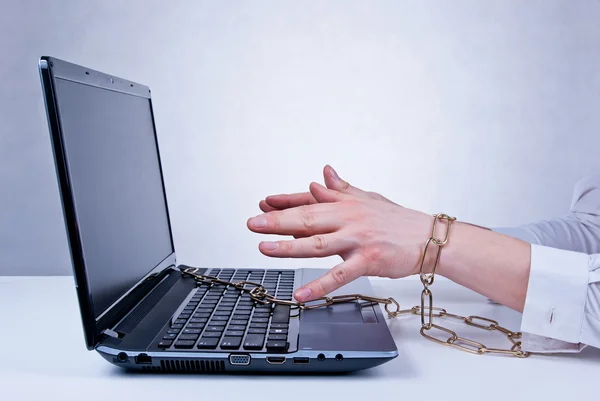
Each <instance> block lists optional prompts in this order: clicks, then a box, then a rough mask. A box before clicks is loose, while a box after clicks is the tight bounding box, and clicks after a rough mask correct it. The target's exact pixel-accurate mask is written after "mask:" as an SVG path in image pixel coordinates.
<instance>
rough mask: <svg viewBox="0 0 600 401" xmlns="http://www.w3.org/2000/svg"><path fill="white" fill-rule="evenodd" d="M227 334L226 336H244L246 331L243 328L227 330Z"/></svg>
mask: <svg viewBox="0 0 600 401" xmlns="http://www.w3.org/2000/svg"><path fill="white" fill-rule="evenodd" d="M225 336H226V337H244V331H243V330H239V331H233V330H228V331H226V332H225Z"/></svg>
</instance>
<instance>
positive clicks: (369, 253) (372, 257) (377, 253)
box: [362, 246, 383, 262]
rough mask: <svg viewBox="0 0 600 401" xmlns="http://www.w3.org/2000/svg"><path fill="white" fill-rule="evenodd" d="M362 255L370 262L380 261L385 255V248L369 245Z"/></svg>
mask: <svg viewBox="0 0 600 401" xmlns="http://www.w3.org/2000/svg"><path fill="white" fill-rule="evenodd" d="M362 255H363V257H364V258H365V259H366V260H368V261H369V262H379V261H380V260H381V259H382V257H383V250H382V249H381V248H379V247H377V246H369V247H366V248H364V249H363V250H362Z"/></svg>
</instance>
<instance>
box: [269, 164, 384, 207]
mask: <svg viewBox="0 0 600 401" xmlns="http://www.w3.org/2000/svg"><path fill="white" fill-rule="evenodd" d="M323 178H324V182H325V186H326V187H327V188H329V189H333V190H335V191H338V192H341V193H344V194H348V195H354V196H356V197H357V198H362V199H369V198H370V199H375V200H381V201H386V202H389V203H392V204H395V203H394V202H392V201H391V200H389V199H387V198H386V197H384V196H382V195H380V194H378V193H377V192H370V191H363V190H362V189H359V188H356V187H354V186H352V185H350V183H348V182H347V181H344V180H343V179H341V178H340V177H339V175H338V174H337V173H336V171H335V170H334V169H333V167H331V166H325V168H324V169H323ZM315 203H318V202H317V200H316V199H315V197H314V196H313V194H312V193H311V192H310V191H309V192H300V193H295V194H280V195H270V196H267V197H266V198H265V199H264V200H261V201H260V202H259V204H258V206H259V207H260V210H262V211H263V212H271V211H273V210H284V209H289V208H293V207H298V206H304V205H312V204H315Z"/></svg>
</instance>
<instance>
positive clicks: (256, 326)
mask: <svg viewBox="0 0 600 401" xmlns="http://www.w3.org/2000/svg"><path fill="white" fill-rule="evenodd" d="M250 328H251V329H266V328H267V323H250Z"/></svg>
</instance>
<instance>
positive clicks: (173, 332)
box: [167, 329, 180, 334]
mask: <svg viewBox="0 0 600 401" xmlns="http://www.w3.org/2000/svg"><path fill="white" fill-rule="evenodd" d="M179 330H180V329H171V330H169V331H167V333H169V334H178V333H179Z"/></svg>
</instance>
